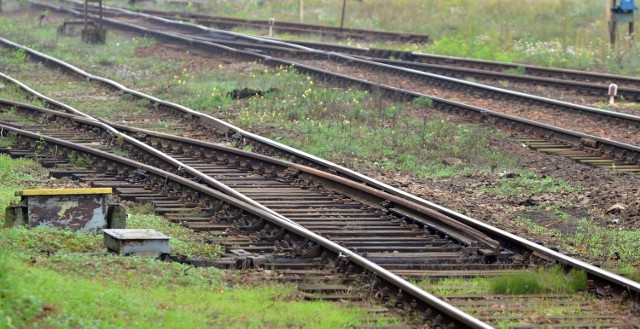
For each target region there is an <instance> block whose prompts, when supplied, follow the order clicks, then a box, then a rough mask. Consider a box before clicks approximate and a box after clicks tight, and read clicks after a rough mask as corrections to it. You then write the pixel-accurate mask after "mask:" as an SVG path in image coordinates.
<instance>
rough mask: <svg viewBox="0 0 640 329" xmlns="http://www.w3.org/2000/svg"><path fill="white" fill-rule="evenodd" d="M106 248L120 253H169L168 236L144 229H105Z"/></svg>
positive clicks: (141, 254)
mask: <svg viewBox="0 0 640 329" xmlns="http://www.w3.org/2000/svg"><path fill="white" fill-rule="evenodd" d="M102 232H104V244H105V245H106V246H107V249H109V250H111V251H113V252H115V253H118V254H122V255H136V256H148V257H158V256H160V255H163V254H168V253H169V237H168V236H166V235H164V234H162V233H160V232H158V231H156V230H144V229H105V230H102Z"/></svg>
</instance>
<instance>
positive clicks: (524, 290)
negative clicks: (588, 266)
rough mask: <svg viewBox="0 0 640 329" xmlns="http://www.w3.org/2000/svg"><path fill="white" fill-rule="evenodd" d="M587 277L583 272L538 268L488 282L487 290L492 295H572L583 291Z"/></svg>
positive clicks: (557, 268) (555, 267)
mask: <svg viewBox="0 0 640 329" xmlns="http://www.w3.org/2000/svg"><path fill="white" fill-rule="evenodd" d="M586 286H587V275H586V273H585V272H583V271H578V270H571V271H570V272H569V273H567V274H565V273H564V271H563V270H562V269H561V268H559V267H557V266H554V267H551V268H549V269H543V268H540V269H538V270H537V271H522V272H519V273H511V274H505V275H503V276H500V277H497V278H495V279H492V280H490V284H489V290H490V292H491V293H493V294H512V295H522V294H537V293H563V292H567V293H573V292H576V291H579V290H583V289H585V288H586Z"/></svg>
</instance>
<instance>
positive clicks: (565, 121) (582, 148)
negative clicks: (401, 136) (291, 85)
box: [35, 4, 640, 173]
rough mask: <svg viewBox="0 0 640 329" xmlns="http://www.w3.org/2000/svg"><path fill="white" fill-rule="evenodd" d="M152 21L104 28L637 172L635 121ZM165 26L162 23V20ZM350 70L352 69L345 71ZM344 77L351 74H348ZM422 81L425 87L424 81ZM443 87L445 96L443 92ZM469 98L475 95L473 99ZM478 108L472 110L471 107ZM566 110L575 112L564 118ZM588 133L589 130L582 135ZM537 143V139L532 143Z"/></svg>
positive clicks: (548, 150)
mask: <svg viewBox="0 0 640 329" xmlns="http://www.w3.org/2000/svg"><path fill="white" fill-rule="evenodd" d="M35 6H36V7H38V6H43V5H41V4H36V5H35ZM46 8H49V9H54V10H63V11H64V12H67V13H68V12H69V10H68V9H63V8H60V7H57V6H46ZM143 21H147V20H143ZM153 21H154V23H153V25H152V26H148V27H147V28H145V27H139V26H135V25H132V24H129V23H122V22H120V23H119V22H116V21H114V20H107V21H106V23H107V24H112V25H113V26H114V27H117V28H120V29H124V30H126V31H132V32H136V33H142V34H145V35H151V36H154V37H156V38H159V39H160V40H167V41H169V42H178V43H181V44H187V45H189V46H190V47H194V46H195V47H197V48H198V49H200V50H204V51H210V52H212V53H217V54H224V55H226V56H230V57H236V58H241V59H244V60H257V61H261V62H262V63H264V64H267V65H272V66H280V65H284V66H289V65H295V66H296V69H297V70H298V71H299V72H301V73H306V74H310V75H313V76H316V77H319V78H320V79H322V80H324V81H327V82H328V83H330V84H340V85H342V86H345V87H347V86H354V85H355V86H358V87H361V88H365V89H369V90H375V91H377V92H381V93H384V94H386V95H389V96H390V97H394V98H396V99H399V100H410V99H414V98H417V97H428V98H431V99H432V100H433V104H434V105H433V106H434V108H436V109H439V110H443V111H448V112H456V113H458V114H462V115H468V116H472V117H476V118H478V119H483V120H492V121H495V122H497V123H499V124H505V125H507V126H509V127H514V126H515V128H516V130H518V129H522V130H526V131H527V135H528V136H524V137H523V142H524V143H526V144H528V145H530V146H531V147H533V148H537V149H541V150H542V151H545V152H552V153H554V154H559V155H565V156H568V157H571V158H574V159H577V160H579V161H582V162H584V163H589V164H593V165H598V166H602V167H608V168H612V167H614V166H615V168H620V169H621V170H624V171H626V172H630V173H637V172H638V166H637V159H638V149H637V147H636V146H634V145H639V144H640V141H638V140H637V137H636V136H637V135H636V134H635V127H637V126H638V117H636V116H633V115H627V114H623V113H614V112H610V111H603V110H598V109H594V108H588V107H583V106H578V105H574V104H568V103H564V102H559V101H554V100H550V99H545V98H541V97H537V96H531V95H526V94H521V93H516V92H509V91H506V90H501V89H496V88H493V87H488V86H482V85H478V84H475V83H470V82H466V81H461V80H452V79H450V78H446V77H442V76H434V75H426V74H427V73H423V72H414V71H411V72H410V71H407V70H406V69H398V68H395V67H392V66H382V67H380V66H376V64H375V63H372V62H369V61H364V60H359V59H354V58H351V57H348V56H343V55H338V54H333V53H331V54H329V56H331V57H332V58H336V59H338V60H339V61H338V63H342V64H341V67H343V69H344V70H343V71H340V72H337V71H336V69H335V65H334V66H333V67H332V66H331V65H330V62H327V61H319V60H313V61H314V64H315V65H316V66H310V65H306V64H304V63H305V62H304V61H301V60H297V59H291V58H282V59H278V58H275V57H271V56H267V55H263V54H260V52H259V51H258V52H256V51H255V49H254V51H247V50H238V49H235V48H231V47H228V46H224V45H220V44H216V43H211V42H206V41H198V40H196V39H193V38H189V37H187V36H184V35H179V34H176V33H175V32H172V33H168V32H162V31H161V30H162V26H163V25H161V24H160V23H158V21H159V20H158V19H153ZM160 21H163V20H162V19H160ZM164 23H167V22H164ZM169 23H170V22H169ZM175 25H179V27H180V29H183V30H182V32H183V33H184V32H185V31H184V29H187V30H199V31H200V32H202V31H205V30H202V28H200V27H195V26H192V25H188V24H184V23H171V26H172V27H173V26H175ZM165 29H166V25H165ZM260 46H261V45H260V44H255V47H260ZM284 46H287V45H285V44H280V46H278V49H280V50H281V51H284V53H286V54H288V56H289V57H296V56H298V55H299V54H301V53H303V54H307V55H309V56H310V54H312V55H313V56H314V57H318V56H328V55H327V54H326V53H322V52H319V51H314V50H309V49H302V50H300V49H293V48H286V47H284ZM289 46H290V45H289ZM283 47H284V48H283ZM305 56H306V55H305ZM308 58H310V57H308ZM305 61H308V60H305ZM346 64H348V66H347V65H346ZM317 66H322V67H324V68H325V69H329V71H327V70H325V69H323V68H318V67H317ZM354 67H364V70H366V69H369V68H371V67H375V68H376V69H377V70H378V71H376V73H375V75H376V76H382V77H383V78H378V80H381V81H369V80H363V79H358V78H354V77H353V76H354V75H355V76H367V77H369V76H370V74H369V73H367V72H368V71H363V70H361V69H359V68H355V69H354ZM345 73H346V74H349V75H345ZM409 79H411V81H410V82H411V84H413V85H407V81H409ZM425 79H426V80H427V81H425ZM394 81H395V82H394ZM399 81H400V84H399V87H400V88H398V87H393V86H392V85H394V83H395V86H398V82H399ZM416 84H418V85H420V84H421V85H422V86H423V87H419V89H420V90H418V92H416V91H407V90H406V89H401V88H412V89H413V90H415V89H416V87H415V85H416ZM431 84H433V85H435V86H436V88H440V89H437V90H436V92H438V93H445V92H446V93H450V91H448V90H451V89H454V90H456V89H459V90H460V91H459V92H455V96H454V97H455V98H463V101H465V100H468V101H469V103H472V104H471V106H470V105H467V104H462V103H459V102H452V101H450V100H447V99H443V98H440V97H434V96H433V93H434V89H433V87H432V86H431ZM442 88H448V89H447V90H444V89H442ZM470 92H471V93H472V94H469V93H470ZM485 92H486V93H485ZM477 95H482V96H483V97H482V98H480V101H479V102H478V101H476V100H475V99H476V98H477V97H476V96H477ZM501 99H502V100H501ZM489 100H490V101H491V104H492V105H491V106H492V107H493V104H500V105H499V107H500V108H501V110H502V111H505V110H506V113H502V112H499V111H494V110H489V109H487V107H488V104H489V103H488V101H489ZM474 102H475V104H473V103H474ZM513 102H516V103H517V104H518V105H517V106H516V107H515V109H511V108H510V107H512V106H513ZM474 105H475V106H474ZM569 111H571V112H570V113H565V112H569ZM531 113H537V115H531ZM573 113H580V114H579V117H578V119H576V117H575V116H574V114H573ZM519 115H529V118H517V117H516V116H519ZM533 120H535V121H541V120H542V121H543V122H534V121H533ZM544 121H546V122H544ZM557 124H561V125H563V126H565V125H566V126H567V128H569V129H572V128H574V129H578V130H581V131H582V133H579V132H569V131H567V130H566V129H561V128H558V127H554V125H557ZM585 127H592V128H590V129H585ZM532 137H535V138H533V139H532Z"/></svg>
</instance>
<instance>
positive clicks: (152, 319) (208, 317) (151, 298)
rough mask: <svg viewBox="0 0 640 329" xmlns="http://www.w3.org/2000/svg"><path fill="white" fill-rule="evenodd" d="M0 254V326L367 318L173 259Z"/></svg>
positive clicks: (325, 324) (326, 324)
mask: <svg viewBox="0 0 640 329" xmlns="http://www.w3.org/2000/svg"><path fill="white" fill-rule="evenodd" d="M0 258H1V259H0V283H2V284H1V285H0V292H1V293H0V319H1V320H0V321H2V322H0V323H2V327H18V328H23V327H24V328H26V327H33V326H35V325H37V326H38V327H56V328H63V327H64V328H67V327H81V328H117V327H120V328H122V327H128V328H157V327H162V328H203V327H215V326H220V325H221V324H224V326H225V327H227V328H282V327H296V328H336V327H345V326H350V325H355V324H357V323H360V322H361V319H363V318H365V317H366V315H365V314H364V313H363V312H362V311H358V310H357V309H349V308H344V309H340V308H337V307H336V306H335V305H332V304H330V303H323V302H300V301H298V297H297V296H296V293H295V289H294V288H292V287H287V286H277V285H274V286H271V285H264V286H258V287H251V288H243V287H230V286H227V285H225V284H223V283H220V282H219V281H218V280H217V277H219V276H220V274H219V273H218V272H219V271H216V270H212V269H196V268H191V267H187V266H183V265H178V264H175V263H162V262H159V261H155V260H148V259H141V258H133V257H131V258H125V257H106V258H90V257H74V256H69V257H53V258H50V259H45V260H35V264H34V261H28V260H27V259H24V258H20V257H19V256H15V255H14V254H11V253H7V252H6V251H4V250H3V251H0ZM40 262H42V263H40ZM71 283H72V284H71Z"/></svg>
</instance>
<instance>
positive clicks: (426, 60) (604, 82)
mask: <svg viewBox="0 0 640 329" xmlns="http://www.w3.org/2000/svg"><path fill="white" fill-rule="evenodd" d="M68 2H69V3H74V2H72V1H68ZM113 13H114V14H116V15H119V16H127V12H126V11H116V12H113ZM142 13H145V14H149V15H151V16H157V17H162V18H164V19H168V20H171V19H174V18H175V15H176V13H173V12H171V13H163V12H160V11H142ZM129 16H130V15H129ZM196 16H200V15H196ZM196 21H197V22H199V21H198V20H196ZM203 25H205V26H210V25H207V24H203ZM220 28H222V29H224V27H220ZM198 32H199V31H194V30H192V31H191V33H192V34H191V36H193V37H200V38H202V39H204V40H210V41H214V42H217V43H221V44H225V42H228V41H229V38H233V39H234V40H237V39H239V38H241V37H239V36H234V37H231V36H229V35H226V36H223V35H206V33H205V34H203V35H202V36H201V34H202V33H198ZM245 41H247V42H250V41H251V40H249V39H245ZM280 41H283V40H280ZM287 43H288V44H292V45H298V46H303V47H306V48H309V49H314V50H323V51H329V52H336V53H340V54H346V55H353V56H355V57H357V58H360V59H365V60H371V61H375V62H377V63H381V64H387V65H392V66H397V67H402V68H407V69H412V70H417V71H421V72H428V73H433V74H438V75H443V76H448V77H454V78H458V79H466V80H475V81H476V82H479V83H483V84H488V85H493V86H495V87H504V85H506V84H508V85H509V89H512V90H513V89H515V90H521V91H523V92H530V91H531V90H532V89H533V88H532V87H544V88H545V89H543V90H540V88H535V91H536V92H537V93H539V94H540V93H542V94H543V95H550V97H552V98H558V97H553V95H557V94H558V90H559V91H560V92H561V93H564V94H573V95H579V96H580V97H573V98H574V99H576V100H574V101H577V99H579V98H585V97H586V98H588V99H591V100H594V99H599V100H602V99H605V98H606V95H607V91H608V85H609V84H611V83H616V84H618V85H619V89H618V92H619V97H620V98H622V99H624V100H626V101H633V102H637V101H638V100H640V98H639V95H640V79H638V78H635V77H626V76H620V75H612V74H603V73H597V72H586V71H577V70H567V69H552V68H545V67H539V66H532V65H525V64H510V63H504V62H492V61H483V60H472V59H465V58H456V57H448V56H438V55H429V54H422V53H412V52H403V51H397V50H390V49H375V48H358V47H350V46H340V45H336V44H326V43H317V42H302V41H287ZM228 45H231V44H228ZM252 45H253V46H254V45H255V44H252V43H249V44H242V43H239V42H237V41H236V43H235V44H233V45H231V46H235V47H238V48H242V47H247V48H251V47H252ZM261 46H262V47H261V48H260V50H261V51H263V52H266V53H269V54H273V55H278V56H286V55H283V54H282V50H281V49H278V48H277V47H269V46H268V45H265V44H263V45H261ZM299 55H300V54H299Z"/></svg>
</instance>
